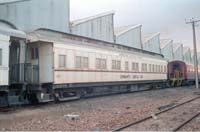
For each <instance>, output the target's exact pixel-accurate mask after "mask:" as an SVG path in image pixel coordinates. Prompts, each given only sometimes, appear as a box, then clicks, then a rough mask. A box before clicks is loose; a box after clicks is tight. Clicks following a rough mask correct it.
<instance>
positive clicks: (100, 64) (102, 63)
mask: <svg viewBox="0 0 200 132" xmlns="http://www.w3.org/2000/svg"><path fill="white" fill-rule="evenodd" d="M106 65H107V64H106V59H100V58H96V69H106V67H107V66H106Z"/></svg>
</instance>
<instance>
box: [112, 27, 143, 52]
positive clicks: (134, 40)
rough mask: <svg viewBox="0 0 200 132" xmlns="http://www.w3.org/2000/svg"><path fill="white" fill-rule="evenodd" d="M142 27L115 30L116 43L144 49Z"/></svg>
mask: <svg viewBox="0 0 200 132" xmlns="http://www.w3.org/2000/svg"><path fill="white" fill-rule="evenodd" d="M141 28H142V25H134V26H123V27H117V28H115V42H116V43H118V44H122V45H126V46H130V47H134V48H138V49H142V38H141Z"/></svg>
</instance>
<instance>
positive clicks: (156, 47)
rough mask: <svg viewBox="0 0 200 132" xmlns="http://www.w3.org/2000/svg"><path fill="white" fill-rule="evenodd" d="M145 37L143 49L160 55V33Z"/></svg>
mask: <svg viewBox="0 0 200 132" xmlns="http://www.w3.org/2000/svg"><path fill="white" fill-rule="evenodd" d="M142 37H143V49H144V50H147V51H151V52H155V53H158V54H160V53H161V50H160V33H153V34H145V35H143V36H142Z"/></svg>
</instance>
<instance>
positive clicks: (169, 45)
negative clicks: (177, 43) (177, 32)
mask: <svg viewBox="0 0 200 132" xmlns="http://www.w3.org/2000/svg"><path fill="white" fill-rule="evenodd" d="M160 48H161V54H163V55H164V57H165V59H167V60H168V61H172V60H173V59H174V56H173V40H170V39H163V40H161V41H160Z"/></svg>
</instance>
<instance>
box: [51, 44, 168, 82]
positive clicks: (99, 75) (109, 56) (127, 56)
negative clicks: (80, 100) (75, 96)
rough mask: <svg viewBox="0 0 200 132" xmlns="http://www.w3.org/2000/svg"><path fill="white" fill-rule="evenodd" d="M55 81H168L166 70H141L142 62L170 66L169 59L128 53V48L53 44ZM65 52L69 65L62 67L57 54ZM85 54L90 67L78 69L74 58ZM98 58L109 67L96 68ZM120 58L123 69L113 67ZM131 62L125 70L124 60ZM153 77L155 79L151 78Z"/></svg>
mask: <svg viewBox="0 0 200 132" xmlns="http://www.w3.org/2000/svg"><path fill="white" fill-rule="evenodd" d="M54 53H55V54H54V55H55V56H54V58H55V61H54V64H55V65H54V67H55V69H54V83H55V84H65V83H66V84H67V83H89V82H90V83H91V82H118V81H120V82H123V81H150V80H166V79H167V74H166V73H158V74H155V73H151V72H150V73H145V72H143V71H142V69H141V65H142V63H145V64H147V65H148V66H149V64H155V65H161V66H167V61H165V60H163V59H153V58H151V57H148V56H146V57H145V56H143V55H137V54H133V53H127V52H126V51H121V52H119V51H116V50H115V49H106V48H98V47H93V46H85V45H83V44H81V43H80V44H79V45H77V44H75V43H54ZM63 54H64V55H66V56H67V58H66V60H67V65H66V67H65V68H59V66H58V62H59V61H58V56H59V55H63ZM76 56H83V57H88V58H89V69H77V68H76V67H75V57H76ZM96 58H103V59H106V60H107V62H106V64H107V68H106V70H103V71H101V70H100V71H99V70H97V69H96V63H95V60H96ZM116 59H117V60H120V62H121V70H119V71H115V70H112V60H116ZM126 61H128V62H129V71H126V70H125V62H126ZM132 62H137V63H139V73H137V72H135V73H134V72H133V71H132V70H131V67H132ZM152 76H153V78H152Z"/></svg>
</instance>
